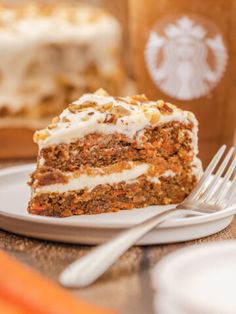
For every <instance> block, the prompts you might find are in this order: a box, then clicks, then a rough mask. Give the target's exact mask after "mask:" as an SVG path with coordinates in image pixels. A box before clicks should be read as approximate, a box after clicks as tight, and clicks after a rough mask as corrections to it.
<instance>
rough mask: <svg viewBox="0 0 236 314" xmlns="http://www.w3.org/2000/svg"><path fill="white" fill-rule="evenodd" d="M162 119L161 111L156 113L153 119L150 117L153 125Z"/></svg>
mask: <svg viewBox="0 0 236 314" xmlns="http://www.w3.org/2000/svg"><path fill="white" fill-rule="evenodd" d="M159 120H160V115H159V113H154V114H153V115H152V116H151V119H150V122H151V124H152V125H154V124H157V122H158V121H159Z"/></svg>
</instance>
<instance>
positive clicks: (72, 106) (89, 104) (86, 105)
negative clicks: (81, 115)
mask: <svg viewBox="0 0 236 314" xmlns="http://www.w3.org/2000/svg"><path fill="white" fill-rule="evenodd" d="M96 106H97V103H96V102H90V101H85V102H83V103H82V104H70V105H69V107H68V109H69V111H70V112H71V113H77V112H80V111H82V110H83V109H86V108H95V107H96Z"/></svg>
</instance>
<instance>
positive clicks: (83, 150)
mask: <svg viewBox="0 0 236 314" xmlns="http://www.w3.org/2000/svg"><path fill="white" fill-rule="evenodd" d="M192 132H193V131H192V125H191V124H188V125H184V124H181V123H179V122H170V123H166V124H163V125H160V126H157V127H156V128H153V129H151V128H148V129H145V130H143V136H142V140H140V139H136V137H134V138H133V139H130V138H129V137H127V136H125V135H123V134H118V133H114V134H107V135H104V134H98V133H93V134H89V135H87V136H85V137H83V138H81V139H78V140H77V141H76V142H74V143H70V144H65V143H63V144H58V145H53V146H50V147H46V148H43V149H41V151H40V156H39V163H40V165H41V166H42V165H43V166H44V167H50V168H54V169H59V170H62V171H75V170H78V169H80V167H81V166H83V165H88V166H92V167H104V166H108V165H111V164H115V163H117V162H120V161H126V160H130V161H140V162H148V163H150V162H154V163H155V162H159V163H160V161H159V159H160V158H161V157H162V158H163V162H165V160H166V159H167V158H172V159H174V158H175V162H176V163H178V162H181V163H185V164H189V163H191V161H192V159H193V156H194V152H193V150H192V147H193V142H192V138H193V136H194V134H193V133H192ZM155 160H156V161H155Z"/></svg>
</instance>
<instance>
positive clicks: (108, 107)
mask: <svg viewBox="0 0 236 314" xmlns="http://www.w3.org/2000/svg"><path fill="white" fill-rule="evenodd" d="M112 106H113V103H112V102H109V103H107V104H104V105H101V106H99V107H97V108H96V109H97V110H98V111H100V112H106V111H108V110H111V108H112Z"/></svg>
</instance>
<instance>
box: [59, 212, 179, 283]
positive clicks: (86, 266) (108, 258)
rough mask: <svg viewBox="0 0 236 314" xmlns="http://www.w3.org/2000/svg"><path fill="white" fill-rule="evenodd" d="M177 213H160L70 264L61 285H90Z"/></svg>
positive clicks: (62, 276)
mask: <svg viewBox="0 0 236 314" xmlns="http://www.w3.org/2000/svg"><path fill="white" fill-rule="evenodd" d="M176 212H177V211H176V208H172V209H169V210H167V211H165V212H162V213H158V214H156V215H155V216H153V217H151V218H149V219H147V220H145V221H144V222H142V223H139V224H137V225H136V226H134V227H132V228H130V229H128V230H126V231H123V232H121V233H120V234H119V235H118V236H116V237H115V238H113V239H112V240H111V241H109V242H107V243H105V244H102V245H100V246H98V247H96V248H95V249H93V250H92V251H91V252H90V253H88V254H87V255H85V256H83V257H82V258H80V259H78V260H76V261H75V262H73V263H72V264H70V265H69V266H68V267H67V268H66V269H65V270H64V271H63V272H62V273H61V274H60V277H59V281H60V283H61V284H62V285H63V286H65V287H71V288H72V287H86V286H88V285H90V284H91V283H93V282H94V281H95V280H96V279H97V278H98V277H100V276H101V275H102V274H103V273H104V272H105V271H106V270H107V269H108V268H109V267H110V266H111V265H112V264H113V263H114V262H115V261H116V260H117V259H118V258H119V257H120V256H121V255H122V254H123V253H124V252H126V251H127V250H128V249H129V248H130V247H131V246H132V245H134V244H135V243H136V242H137V241H138V240H139V239H140V238H141V237H142V236H143V235H144V234H146V233H147V232H148V231H150V230H151V229H153V228H154V227H156V226H158V225H159V224H161V223H162V222H164V221H165V220H167V219H168V218H169V217H170V216H173V213H174V214H176Z"/></svg>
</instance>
